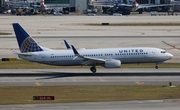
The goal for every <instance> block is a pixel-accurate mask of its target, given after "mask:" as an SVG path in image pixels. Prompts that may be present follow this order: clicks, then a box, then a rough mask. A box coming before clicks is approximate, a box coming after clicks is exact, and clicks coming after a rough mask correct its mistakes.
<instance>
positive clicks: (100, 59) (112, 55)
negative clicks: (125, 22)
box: [12, 23, 173, 73]
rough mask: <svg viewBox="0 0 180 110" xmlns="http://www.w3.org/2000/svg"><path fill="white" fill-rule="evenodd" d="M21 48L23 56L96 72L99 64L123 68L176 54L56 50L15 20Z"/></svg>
mask: <svg viewBox="0 0 180 110" xmlns="http://www.w3.org/2000/svg"><path fill="white" fill-rule="evenodd" d="M12 26H13V29H14V32H15V35H16V39H17V42H18V45H19V50H20V52H18V53H15V54H17V55H18V56H19V58H22V59H24V60H28V61H31V62H37V63H41V64H48V65H56V66H78V65H79V66H91V68H90V70H91V71H92V73H96V71H97V70H96V66H97V65H100V66H103V67H105V68H120V66H121V64H128V63H156V66H155V68H156V69H158V64H161V63H163V62H164V61H166V60H169V59H171V58H172V57H173V55H172V54H170V53H168V52H166V51H165V50H163V49H159V48H154V47H127V48H99V49H84V50H77V49H76V48H75V47H74V46H73V45H71V47H72V49H65V50H53V49H48V48H45V47H42V46H40V45H39V44H38V43H37V42H36V41H35V40H34V39H33V38H32V37H31V36H30V35H29V34H28V33H27V32H26V30H24V29H23V28H22V27H21V25H20V24H19V23H13V24H12Z"/></svg>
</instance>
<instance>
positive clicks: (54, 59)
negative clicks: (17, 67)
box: [19, 47, 173, 66]
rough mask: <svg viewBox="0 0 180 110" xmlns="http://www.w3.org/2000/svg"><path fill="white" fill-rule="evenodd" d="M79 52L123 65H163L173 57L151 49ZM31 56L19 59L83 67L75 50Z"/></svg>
mask: <svg viewBox="0 0 180 110" xmlns="http://www.w3.org/2000/svg"><path fill="white" fill-rule="evenodd" d="M78 52H79V54H80V55H82V56H86V57H91V58H99V59H105V60H108V59H115V60H120V61H121V63H122V64H124V63H161V62H164V61H166V60H168V59H170V58H172V56H173V55H172V54H170V53H167V52H165V50H162V49H159V48H149V47H136V48H134V47H132V48H104V49H103V48H102V49H83V50H79V51H78ZM30 54H32V55H31V56H24V55H19V57H20V58H22V59H25V60H29V61H32V62H38V63H43V64H49V65H57V66H74V65H83V64H82V63H83V59H82V58H79V57H76V58H75V55H74V53H73V50H48V51H41V52H30ZM99 65H100V64H99Z"/></svg>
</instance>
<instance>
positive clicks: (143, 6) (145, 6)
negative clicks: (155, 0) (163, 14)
mask: <svg viewBox="0 0 180 110" xmlns="http://www.w3.org/2000/svg"><path fill="white" fill-rule="evenodd" d="M171 5H172V4H160V5H147V4H146V5H139V7H138V9H140V8H151V7H160V6H171Z"/></svg>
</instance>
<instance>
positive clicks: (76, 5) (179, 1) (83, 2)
mask: <svg viewBox="0 0 180 110" xmlns="http://www.w3.org/2000/svg"><path fill="white" fill-rule="evenodd" d="M4 1H27V2H35V1H36V2H41V1H42V0H0V6H1V7H3V3H4ZM129 1H137V2H138V3H139V4H169V3H172V4H174V8H176V9H177V10H179V9H180V0H44V3H45V4H51V5H53V6H56V7H63V8H68V10H69V11H71V12H79V13H81V12H83V11H85V10H87V9H88V8H89V4H92V2H107V3H111V4H112V3H115V2H119V3H127V2H129Z"/></svg>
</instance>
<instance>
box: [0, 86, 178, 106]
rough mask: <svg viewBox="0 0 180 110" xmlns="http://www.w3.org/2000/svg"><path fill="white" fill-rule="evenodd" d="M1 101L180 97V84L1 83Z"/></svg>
mask: <svg viewBox="0 0 180 110" xmlns="http://www.w3.org/2000/svg"><path fill="white" fill-rule="evenodd" d="M0 94H1V96H0V100H1V101H0V104H1V105H2V104H35V103H68V102H98V101H124V100H157V99H174V98H180V86H177V87H174V88H170V87H164V86H156V85H153V86H151V85H148V86H145V85H134V86H133V85H132V86H130V85H128V86H125V85H120V86H113V85H107V86H21V87H16V86H13V87H2V86H1V87H0ZM33 96H55V100H53V101H40V100H33Z"/></svg>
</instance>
